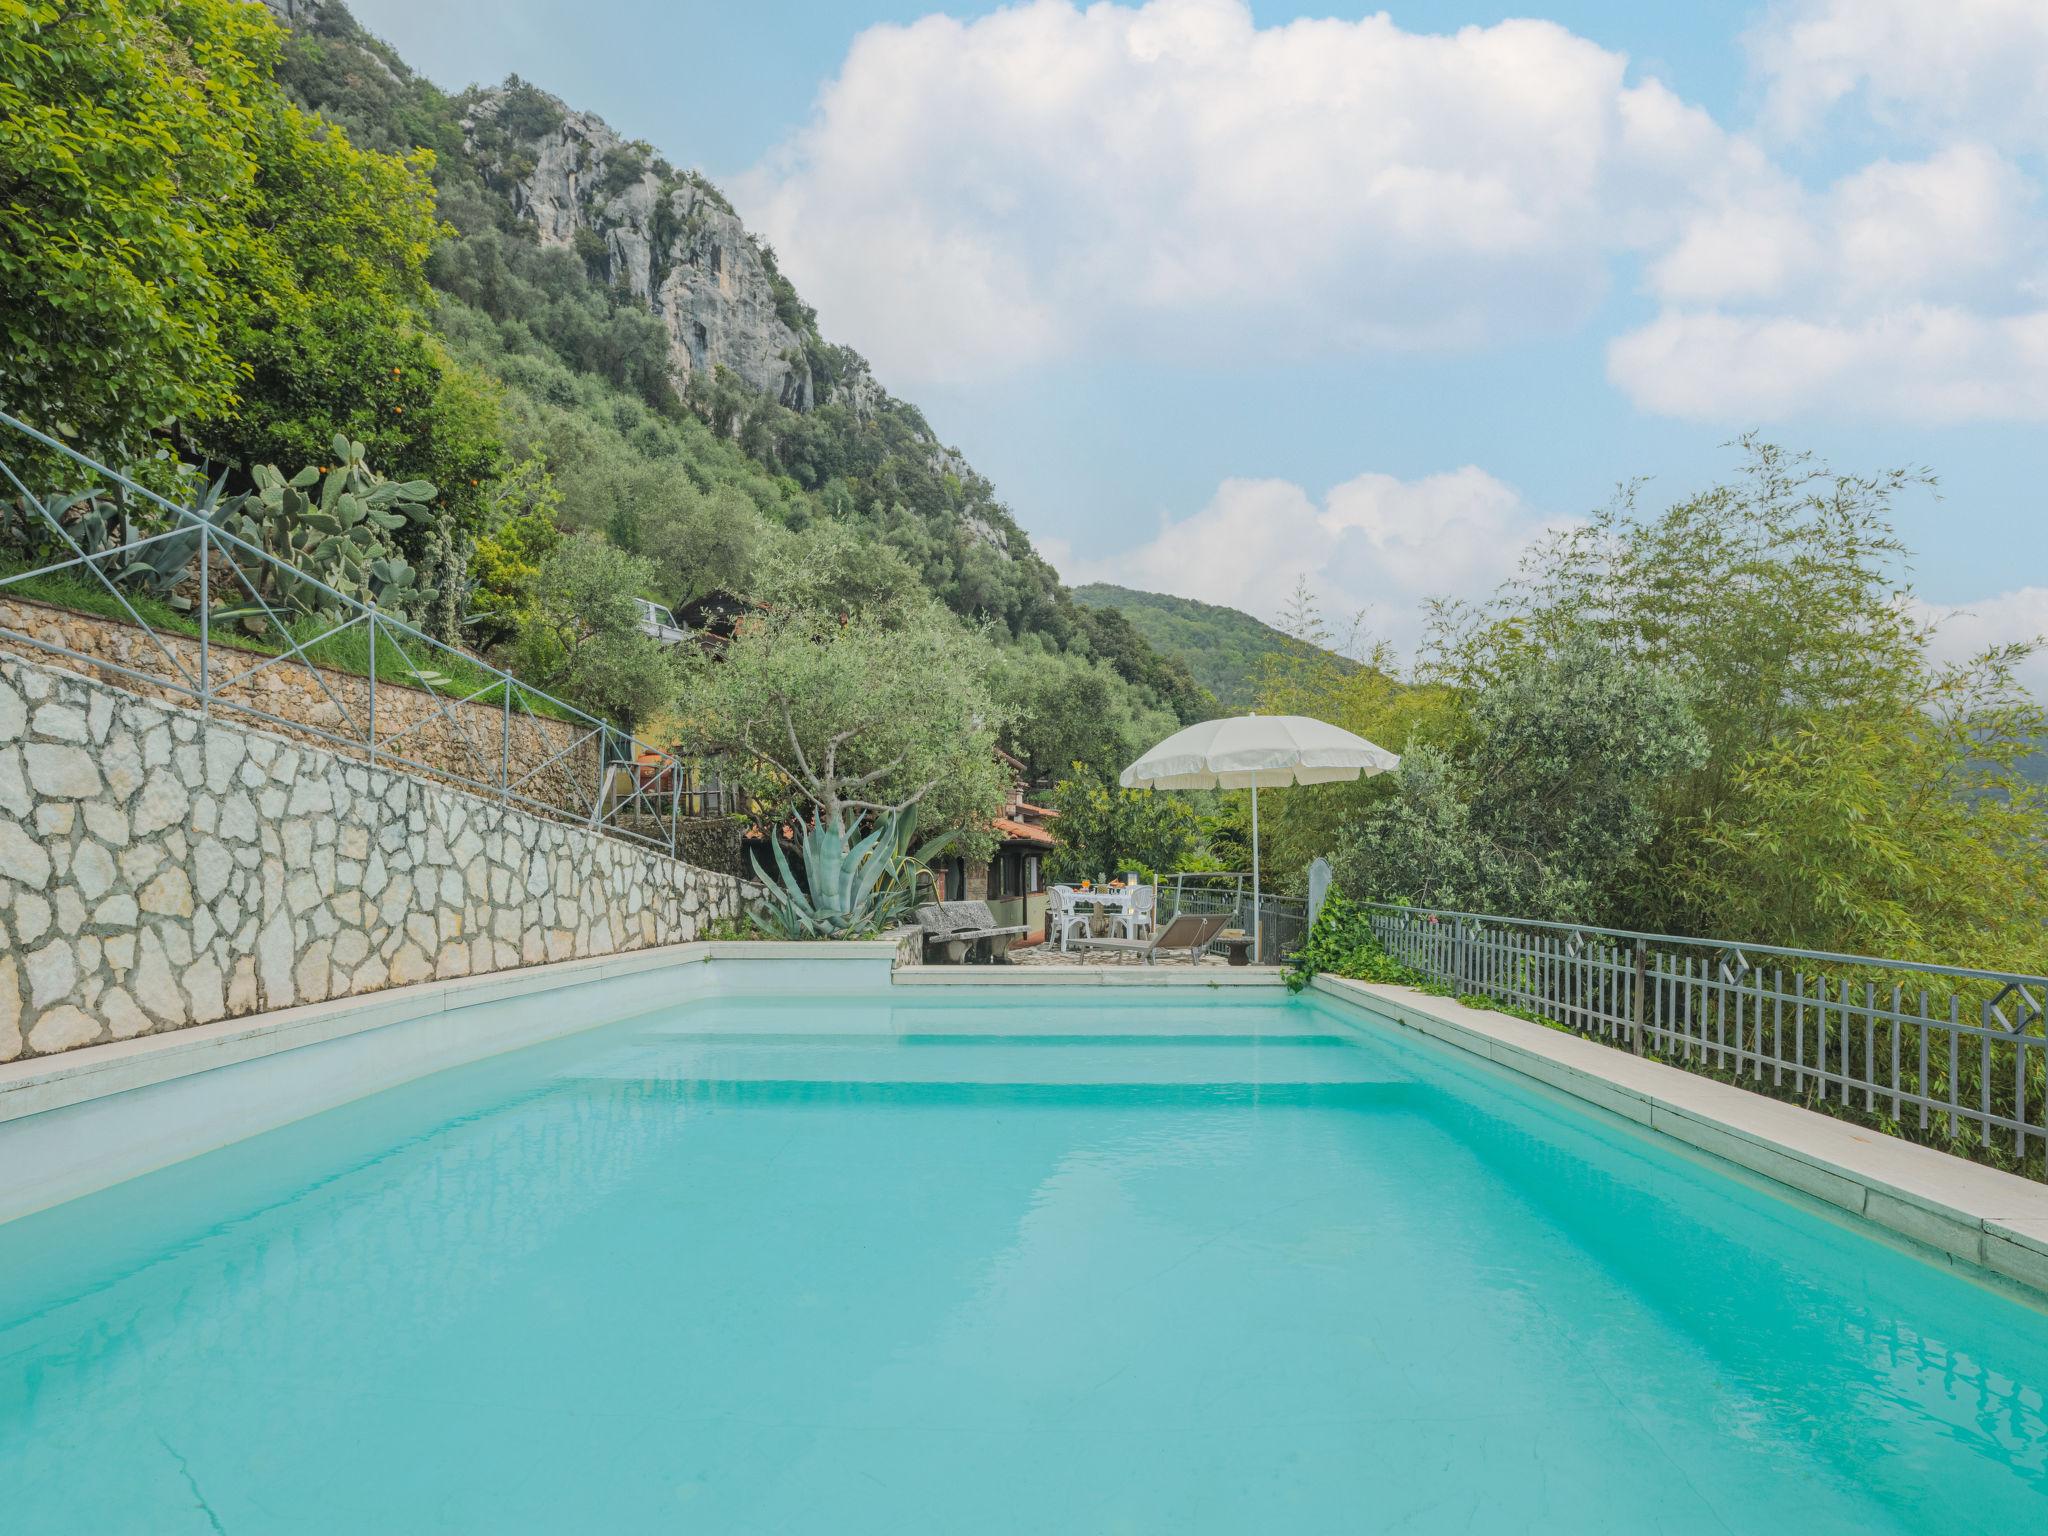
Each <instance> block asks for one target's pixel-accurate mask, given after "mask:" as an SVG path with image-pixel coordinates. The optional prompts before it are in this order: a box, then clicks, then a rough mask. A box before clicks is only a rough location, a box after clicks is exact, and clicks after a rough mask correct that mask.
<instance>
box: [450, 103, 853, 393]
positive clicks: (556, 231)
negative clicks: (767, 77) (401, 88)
mask: <svg viewBox="0 0 2048 1536" xmlns="http://www.w3.org/2000/svg"><path fill="white" fill-rule="evenodd" d="M462 126H463V134H464V142H465V145H466V147H467V149H468V151H469V153H470V155H471V157H472V158H473V159H474V160H475V161H476V163H477V168H478V170H479V171H480V172H481V173H482V174H483V175H484V176H485V178H486V179H487V180H488V181H490V182H491V183H492V184H494V185H496V186H498V187H500V188H501V189H502V190H504V191H505V192H506V193H507V194H508V195H509V196H510V198H511V199H512V204H513V207H514V208H515V209H517V210H518V212H519V214H520V215H521V216H522V217H524V218H527V219H530V220H532V222H533V226H534V232H535V234H536V236H537V237H538V238H539V240H540V242H541V243H542V244H543V245H553V246H561V247H564V248H568V249H573V250H575V251H576V252H577V253H578V254H579V255H580V256H582V257H583V258H584V260H585V262H586V263H587V264H588V265H590V266H591V267H592V269H593V272H594V274H595V275H597V276H600V277H602V278H604V279H606V280H608V281H610V282H613V283H616V284H618V285H620V286H622V287H624V288H627V289H629V290H630V291H631V292H632V293H633V295H634V296H635V297H636V298H638V299H640V300H641V301H642V302H644V303H645V304H647V305H648V307H649V308H650V309H651V310H652V311H653V312H654V314H655V315H657V316H658V317H660V319H661V321H662V324H663V325H664V326H666V327H667V329H668V335H669V356H670V359H671V361H672V363H673V365H674V368H675V371H676V373H677V375H678V380H679V382H681V381H686V380H687V379H688V378H689V376H690V375H691V374H693V373H699V372H704V373H708V372H710V371H711V370H713V369H716V368H719V367H725V368H729V369H731V370H732V371H733V372H734V373H735V374H737V375H738V376H739V377H740V378H741V379H743V380H744V381H745V382H746V383H747V384H748V385H749V386H750V387H752V388H753V389H756V390H759V391H761V392H762V393H764V394H769V395H773V396H774V397H775V398H777V399H778V400H780V401H781V402H782V403H783V404H784V405H786V406H789V407H791V408H792V409H794V410H809V409H810V408H811V407H812V406H814V405H815V404H816V403H817V388H816V385H815V382H814V381H813V379H812V376H811V369H810V365H809V363H808V361H807V360H806V357H805V352H804V337H803V336H801V335H800V334H798V332H797V331H796V330H794V329H793V328H792V327H791V326H790V324H789V323H788V321H787V319H786V318H785V317H784V314H783V313H781V312H779V311H778V301H779V300H780V302H781V303H782V305H783V307H784V308H785V309H787V308H790V307H792V306H793V305H794V300H795V295H794V294H793V293H787V296H786V297H782V296H781V295H779V294H778V291H777V289H778V285H777V283H776V281H775V277H774V274H773V272H772V270H771V268H770V266H769V259H770V258H768V257H767V256H766V255H765V254H764V252H763V250H762V247H761V245H760V243H759V242H758V241H756V240H755V238H754V237H753V236H752V235H751V234H749V233H748V232H747V229H746V226H745V225H743V224H742V223H741V222H740V218H739V215H738V214H737V213H735V212H734V211H733V209H732V206H731V204H729V203H727V202H726V201H725V199H724V198H723V197H722V196H720V195H719V193H718V191H717V190H716V189H715V188H713V187H712V186H711V185H710V184H709V183H707V182H705V181H704V180H702V179H701V178H700V177H698V176H696V175H695V174H694V173H691V172H678V171H676V170H674V169H672V168H671V167H669V166H668V165H667V164H666V163H665V162H663V161H661V160H659V159H657V158H656V157H655V156H654V155H653V153H652V151H651V150H649V149H648V148H647V146H645V145H643V144H631V143H628V142H627V141H625V140H623V139H621V138H620V137H619V136H618V135H617V134H616V133H614V132H613V131H612V130H611V128H610V127H609V126H607V125H606V123H605V122H604V120H603V119H602V118H600V117H597V116H596V115H594V114H592V113H589V112H577V111H573V110H571V109H570V108H569V107H567V106H566V105H564V104H563V103H562V102H561V101H559V100H557V99H556V98H554V97H552V96H549V95H547V94H546V93H545V92H542V91H539V90H536V89H535V88H534V87H532V86H530V85H523V84H513V85H507V86H500V87H497V88H494V89H491V90H487V91H483V92H480V93H478V94H477V95H476V96H475V97H474V98H473V99H472V101H471V102H470V106H469V110H468V112H467V113H466V114H465V116H464V118H463V124H462ZM785 291H786V290H785Z"/></svg>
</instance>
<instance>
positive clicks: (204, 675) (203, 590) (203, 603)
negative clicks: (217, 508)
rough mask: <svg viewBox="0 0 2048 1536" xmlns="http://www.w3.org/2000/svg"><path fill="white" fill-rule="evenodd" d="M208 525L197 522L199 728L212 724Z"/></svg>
mask: <svg viewBox="0 0 2048 1536" xmlns="http://www.w3.org/2000/svg"><path fill="white" fill-rule="evenodd" d="M212 536H213V529H212V527H211V526H210V525H208V524H205V523H201V524H200V525H199V728H200V729H201V730H204V729H206V727H208V726H209V725H211V724H212V723H213V688H212V668H213V645H212V635H213V594H212V592H211V590H210V578H209V576H208V571H207V567H208V566H209V565H210V564H211V563H212V554H213V551H212V547H211V542H210V541H211V539H212Z"/></svg>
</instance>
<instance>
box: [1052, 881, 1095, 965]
mask: <svg viewBox="0 0 2048 1536" xmlns="http://www.w3.org/2000/svg"><path fill="white" fill-rule="evenodd" d="M1076 894H1077V893H1076V891H1075V890H1074V888H1073V887H1072V886H1071V885H1056V886H1054V887H1052V889H1050V890H1049V891H1047V892H1046V893H1045V926H1046V935H1047V937H1048V938H1049V937H1051V936H1052V935H1053V934H1058V935H1059V941H1060V953H1061V954H1065V953H1066V952H1067V940H1068V939H1069V938H1071V937H1072V936H1073V933H1074V930H1075V929H1076V928H1078V929H1080V930H1081V932H1082V934H1083V935H1084V936H1085V935H1086V934H1087V932H1088V914H1087V913H1085V912H1083V911H1081V910H1080V908H1078V907H1076V906H1075V905H1074V897H1075V895H1076Z"/></svg>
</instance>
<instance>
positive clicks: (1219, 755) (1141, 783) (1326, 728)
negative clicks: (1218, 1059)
mask: <svg viewBox="0 0 2048 1536" xmlns="http://www.w3.org/2000/svg"><path fill="white" fill-rule="evenodd" d="M1400 766H1401V759H1400V758H1399V757H1398V756H1397V755H1396V754H1394V753H1392V752H1389V751H1388V750H1387V749H1386V748H1385V747H1378V746H1374V745H1373V744H1372V743H1371V742H1369V741H1367V740H1366V739H1365V738H1364V737H1363V736H1354V735H1352V734H1351V732H1349V731H1346V730H1340V729H1339V728H1338V727H1336V726H1334V725H1330V724H1328V723H1326V722H1324V721H1321V720H1312V719H1310V718H1309V717H1308V716H1306V715H1237V716H1233V717H1232V718H1230V719H1228V720H1204V721H1203V722H1202V723H1201V724H1200V725H1191V726H1188V727H1187V728H1186V729H1184V730H1179V731H1175V732H1174V733H1173V734H1172V735H1171V736H1169V737H1167V738H1166V740H1164V741H1162V742H1160V743H1159V745H1158V746H1156V747H1154V748H1153V749H1152V750H1151V751H1150V752H1147V753H1146V754H1145V755H1144V756H1143V757H1141V758H1139V759H1138V760H1137V761H1136V762H1135V763H1133V764H1131V766H1130V767H1128V768H1126V769H1125V770H1124V771H1123V773H1122V774H1120V775H1119V776H1118V780H1117V782H1119V783H1120V784H1122V785H1123V787H1124V788H1125V789H1249V790H1250V791H1251V792H1252V954H1253V957H1254V958H1259V949H1260V942H1259V788H1260V786H1261V785H1263V786H1265V787H1267V788H1274V787H1277V786H1279V785H1283V784H1334V783H1337V782H1338V781H1339V780H1343V779H1356V778H1361V777H1363V778H1370V777H1371V776H1372V775H1373V774H1376V773H1385V772H1387V771H1388V770H1389V769H1393V768H1398V767H1400Z"/></svg>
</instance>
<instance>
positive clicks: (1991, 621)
mask: <svg viewBox="0 0 2048 1536" xmlns="http://www.w3.org/2000/svg"><path fill="white" fill-rule="evenodd" d="M1913 606H1914V609H1915V610H1916V611H1917V612H1918V613H1919V615H1920V616H1921V617H1922V618H1924V619H1928V620H1932V621H1934V622H1935V623H1936V624H1937V625H1938V626H1939V627H1938V628H1937V629H1936V630H1935V632H1934V654H1935V655H1936V656H1937V657H1939V658H1940V659H1941V660H1944V661H1967V660H1968V659H1969V658H1970V657H1972V656H1977V655H1981V654H1982V653H1983V652H1984V651H1986V650H1989V649H1990V648H1991V647H1993V646H1997V645H2010V644H2013V643H2015V642H2025V641H2029V640H2037V639H2040V638H2042V637H2044V636H2048V587H2016V588H2014V589H2013V590H2012V591H2010V592H2000V593H1996V594H1994V595H1993V596H1990V597H1985V598H1980V599H1978V600H1977V601H1975V602H1968V603H1928V602H1916V603H1915V604H1914V605H1913ZM2021 679H2022V681H2024V682H2025V683H2026V685H2027V686H2028V687H2029V688H2031V689H2032V690H2033V692H2034V694H2035V695H2036V696H2037V697H2039V698H2043V699H2048V654H2044V653H2041V652H2036V653H2035V655H2034V656H2033V657H2032V659H2031V660H2029V661H2028V662H2027V664H2026V666H2025V667H2024V668H2023V669H2022V671H2021Z"/></svg>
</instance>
